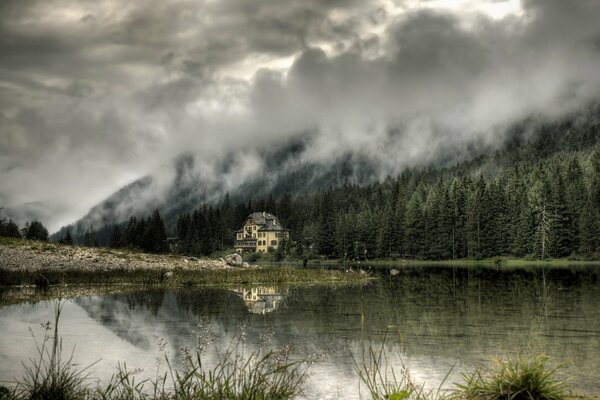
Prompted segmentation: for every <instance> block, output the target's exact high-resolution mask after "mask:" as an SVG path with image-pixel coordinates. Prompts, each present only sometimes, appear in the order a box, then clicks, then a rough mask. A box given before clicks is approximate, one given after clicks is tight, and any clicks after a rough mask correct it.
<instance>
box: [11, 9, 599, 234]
mask: <svg viewBox="0 0 600 400" xmlns="http://www.w3.org/2000/svg"><path fill="white" fill-rule="evenodd" d="M599 65H600V1H597V0H572V1H564V0H520V1H519V0H507V1H503V0H481V1H474V0H426V1H425V0H373V1H361V0H321V1H319V0H288V1H281V0H194V1H192V0H148V1H135V2H131V1H119V0H80V1H74V0H3V1H1V2H0V207H5V211H6V210H9V212H10V216H13V217H15V218H16V219H17V220H18V222H20V223H23V222H24V220H25V219H27V218H31V217H32V216H37V217H38V218H41V219H42V221H43V222H44V223H45V224H46V226H48V227H49V229H50V230H51V231H53V230H56V229H58V228H59V227H60V226H61V225H64V224H67V223H70V222H72V221H74V220H75V219H77V218H79V217H81V216H83V215H84V214H85V213H86V212H87V211H88V210H89V209H90V207H92V206H94V205H95V204H97V203H98V202H100V201H101V200H103V199H105V198H106V197H108V196H109V195H110V194H111V193H113V192H114V191H116V190H117V189H119V188H120V187H122V186H123V185H126V184H128V183H130V182H132V181H134V180H136V179H138V178H140V177H142V176H144V175H146V174H149V173H152V171H155V170H157V169H160V168H161V166H163V165H165V164H167V163H169V162H170V160H173V159H174V158H175V157H177V156H178V155H180V154H182V153H183V152H187V153H192V154H194V155H195V156H196V157H197V158H198V159H200V160H202V162H201V163H199V167H198V168H199V169H202V170H201V171H198V173H203V174H210V173H211V171H213V169H211V166H212V165H214V164H215V163H218V162H219V161H222V158H223V157H224V155H225V154H226V153H228V154H231V153H233V154H237V155H238V161H237V163H238V164H239V170H240V171H245V172H244V173H241V172H240V175H239V176H237V178H236V179H230V183H229V184H230V186H235V185H236V184H237V182H239V181H240V180H244V179H246V178H247V174H258V173H260V172H259V171H261V168H260V167H261V165H262V162H263V161H262V160H261V159H260V154H259V153H260V149H263V148H265V147H268V146H278V145H282V144H284V143H286V142H289V141H290V140H293V139H294V138H298V137H306V136H307V135H308V137H310V140H309V143H310V144H309V147H308V149H307V151H306V152H305V154H304V155H303V157H304V159H303V160H304V161H306V162H320V163H323V165H325V166H326V165H327V163H330V162H331V160H334V159H336V157H338V156H340V155H343V154H348V153H352V154H357V155H360V156H364V157H367V158H373V159H377V160H379V161H380V164H381V166H382V174H383V173H386V174H387V173H395V172H398V171H401V170H402V168H405V167H407V166H411V165H416V164H419V163H424V162H430V161H433V160H435V159H436V157H439V155H440V154H441V152H442V151H443V149H444V148H447V147H448V145H449V144H452V145H454V146H457V147H458V148H460V146H461V145H463V144H464V145H466V144H467V143H471V142H474V141H475V142H478V143H482V144H486V145H492V146H493V145H499V144H500V143H501V142H502V140H503V135H502V133H503V132H504V130H505V129H506V128H507V127H508V126H510V124H512V123H514V122H516V121H519V120H520V119H523V118H527V117H530V116H536V117H539V118H547V119H555V118H560V117H561V116H564V115H565V114H567V113H570V112H573V111H576V110H578V109H580V108H582V107H585V106H586V105H587V104H589V103H590V102H593V101H596V100H597V99H598V97H599V94H600V69H599V68H598V66H599ZM302 135H304V136H302Z"/></svg>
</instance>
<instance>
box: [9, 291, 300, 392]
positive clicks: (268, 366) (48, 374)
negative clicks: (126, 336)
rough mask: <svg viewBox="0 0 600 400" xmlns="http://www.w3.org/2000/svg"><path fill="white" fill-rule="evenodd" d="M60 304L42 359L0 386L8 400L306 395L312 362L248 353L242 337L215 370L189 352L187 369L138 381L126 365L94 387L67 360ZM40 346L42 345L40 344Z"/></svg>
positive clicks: (281, 354)
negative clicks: (60, 329) (10, 383)
mask: <svg viewBox="0 0 600 400" xmlns="http://www.w3.org/2000/svg"><path fill="white" fill-rule="evenodd" d="M63 304H64V303H61V302H60V301H56V303H55V319H54V329H53V333H54V334H53V335H51V334H50V331H51V324H50V323H49V322H48V323H47V324H46V325H45V327H46V332H45V335H44V339H43V340H42V342H41V343H39V344H38V346H37V350H38V351H37V355H36V357H35V358H32V359H30V360H29V363H24V364H23V365H24V367H25V375H24V377H23V378H21V379H19V380H17V381H16V382H15V383H14V385H13V387H12V388H6V387H0V399H2V400H4V399H6V400H47V399H50V400H86V399H90V400H91V399H94V400H95V399H102V400H113V399H118V400H138V399H139V400H150V399H155V400H171V399H173V400H188V399H189V400H193V399H206V400H218V399H223V400H229V399H230V400H285V399H290V398H293V397H294V396H297V395H298V394H300V393H301V392H302V383H303V382H304V379H305V377H306V373H307V369H308V365H309V364H308V363H306V362H303V361H302V360H300V361H293V360H292V359H291V357H290V354H291V352H290V347H288V346H286V347H284V348H283V349H281V350H279V351H275V350H270V351H264V350H263V349H262V347H260V348H259V349H258V350H255V351H253V352H251V353H250V354H248V355H246V354H245V353H244V352H243V351H242V350H240V346H239V343H240V336H238V337H237V339H234V340H233V341H232V344H231V345H230V347H229V348H228V349H227V350H226V351H225V353H224V354H223V355H222V357H221V358H220V359H219V361H218V362H217V364H216V365H215V366H214V367H210V368H206V367H205V366H203V364H202V357H201V352H200V351H197V352H196V354H195V356H192V355H191V354H187V355H186V358H185V361H186V362H185V363H184V368H182V369H181V370H179V369H176V368H174V367H173V366H172V365H171V363H170V361H169V359H168V357H167V356H165V360H166V371H164V373H162V375H160V376H158V373H157V378H156V379H155V380H142V381H136V379H135V371H129V370H127V366H126V365H125V364H123V365H122V366H121V365H119V366H118V368H117V373H116V374H114V375H113V377H112V378H111V380H110V381H109V382H108V383H107V384H104V385H100V384H98V386H96V387H93V386H92V385H91V384H90V382H91V379H90V377H89V375H88V373H87V371H89V368H90V367H91V366H88V367H86V368H83V369H77V368H75V367H74V366H73V363H72V361H73V353H71V356H70V357H69V358H68V359H66V360H63V359H62V357H61V355H62V340H61V339H60V336H59V334H58V323H59V319H60V314H61V311H62V305H63ZM36 343H37V341H36Z"/></svg>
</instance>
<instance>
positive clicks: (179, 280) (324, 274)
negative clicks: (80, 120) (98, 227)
mask: <svg viewBox="0 0 600 400" xmlns="http://www.w3.org/2000/svg"><path fill="white" fill-rule="evenodd" d="M368 279H369V277H368V276H365V275H362V274H359V273H351V274H349V273H343V272H339V271H325V270H319V269H297V268H289V267H261V266H256V265H248V266H245V267H244V266H240V267H233V266H230V265H228V264H227V263H226V262H225V261H224V260H223V259H218V260H214V259H198V258H195V257H184V256H177V255H158V254H146V253H140V252H135V251H130V250H120V249H119V250H114V249H106V248H89V247H79V246H70V245H62V244H57V243H48V242H38V241H28V240H21V239H8V238H0V286H16V285H21V286H23V285H35V286H37V287H42V288H46V287H49V286H56V285H163V286H194V285H236V284H291V285H294V284H317V283H338V282H339V283H360V282H366V281H367V280H368Z"/></svg>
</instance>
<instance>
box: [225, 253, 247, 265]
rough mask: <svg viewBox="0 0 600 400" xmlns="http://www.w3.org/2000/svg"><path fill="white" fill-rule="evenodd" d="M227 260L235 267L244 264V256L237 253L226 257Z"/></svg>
mask: <svg viewBox="0 0 600 400" xmlns="http://www.w3.org/2000/svg"><path fill="white" fill-rule="evenodd" d="M225 262H227V264H229V265H231V266H233V267H239V266H241V265H242V263H243V261H242V256H240V255H239V254H237V253H233V254H229V255H228V256H226V257H225Z"/></svg>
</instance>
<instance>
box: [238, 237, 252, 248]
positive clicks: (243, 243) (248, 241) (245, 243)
mask: <svg viewBox="0 0 600 400" xmlns="http://www.w3.org/2000/svg"><path fill="white" fill-rule="evenodd" d="M235 247H236V248H253V249H254V248H256V239H252V238H245V239H241V240H240V239H238V240H236V241H235Z"/></svg>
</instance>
